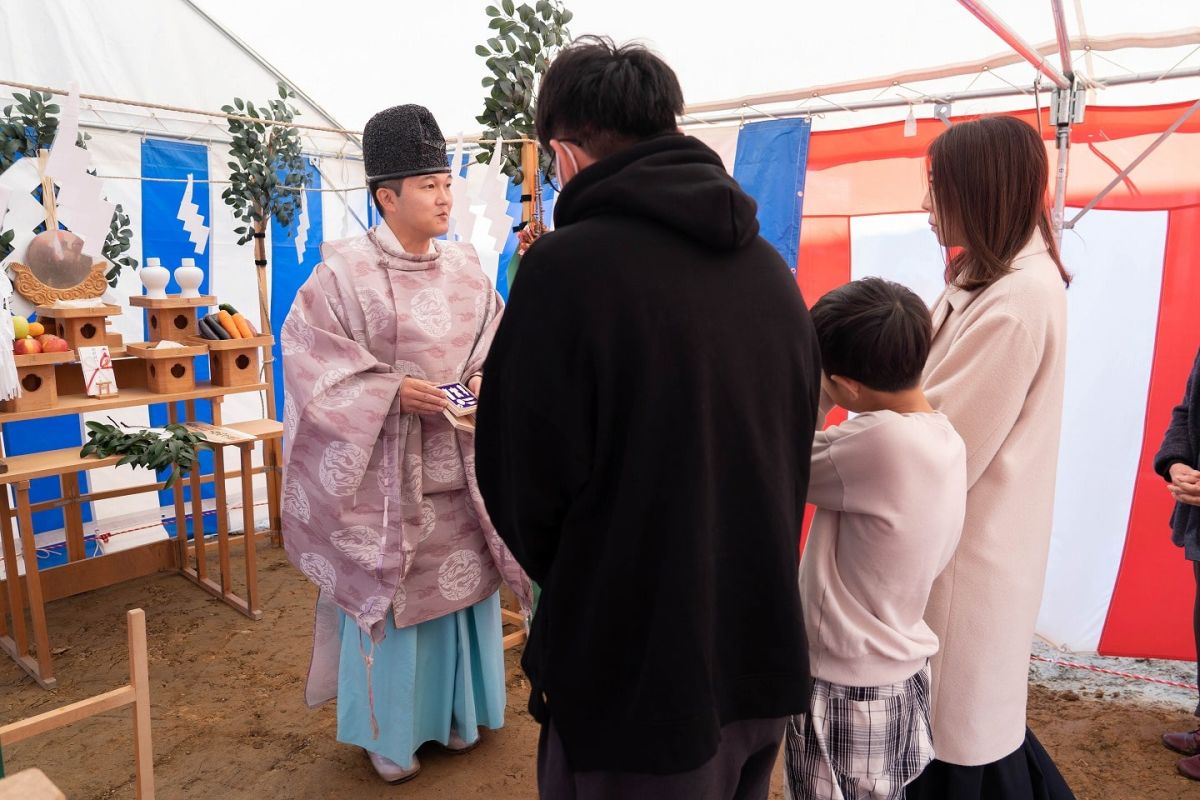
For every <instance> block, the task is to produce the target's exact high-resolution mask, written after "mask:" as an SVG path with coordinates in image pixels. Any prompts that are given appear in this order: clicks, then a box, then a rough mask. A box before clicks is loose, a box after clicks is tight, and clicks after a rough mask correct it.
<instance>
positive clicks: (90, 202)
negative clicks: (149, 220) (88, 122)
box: [22, 83, 116, 259]
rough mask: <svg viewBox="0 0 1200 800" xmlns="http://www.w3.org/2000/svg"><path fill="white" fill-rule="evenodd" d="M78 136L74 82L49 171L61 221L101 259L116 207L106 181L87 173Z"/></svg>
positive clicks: (87, 164)
mask: <svg viewBox="0 0 1200 800" xmlns="http://www.w3.org/2000/svg"><path fill="white" fill-rule="evenodd" d="M78 137H79V87H78V86H77V85H76V84H74V83H72V84H71V85H70V93H69V94H68V95H67V102H66V103H65V104H64V107H63V113H62V116H60V117H59V120H58V132H57V133H56V134H55V136H54V144H53V145H52V146H51V148H50V158H49V160H48V161H47V162H46V173H47V174H48V175H49V176H50V177H51V178H53V179H54V182H55V183H56V184H58V219H59V222H61V223H62V224H64V225H66V226H67V229H68V230H69V231H71V232H72V233H74V234H75V235H76V236H78V237H79V238H80V239H82V240H83V252H84V254H86V255H89V256H91V257H92V258H95V259H100V258H103V255H104V241H105V239H107V238H108V231H109V226H110V225H111V224H112V218H113V213H114V212H115V211H116V206H115V205H114V204H112V203H110V202H108V201H107V200H105V199H104V182H103V181H101V180H100V179H99V178H97V177H96V176H95V175H90V174H88V170H89V169H90V168H91V166H92V159H91V156H90V155H89V154H88V151H87V150H84V149H83V148H81V147H76V146H75V141H76V139H78ZM22 160H24V159H22Z"/></svg>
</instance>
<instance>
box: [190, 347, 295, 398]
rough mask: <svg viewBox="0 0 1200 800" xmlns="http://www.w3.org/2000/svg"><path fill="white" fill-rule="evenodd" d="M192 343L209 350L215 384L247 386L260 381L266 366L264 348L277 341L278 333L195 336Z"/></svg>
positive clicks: (210, 367)
mask: <svg viewBox="0 0 1200 800" xmlns="http://www.w3.org/2000/svg"><path fill="white" fill-rule="evenodd" d="M187 341H188V344H194V345H198V346H203V347H205V348H206V349H207V350H208V359H209V370H208V372H209V374H210V375H211V376H212V382H213V385H215V386H245V385H247V384H250V383H258V382H259V380H260V378H259V371H260V370H261V368H262V355H261V349H262V348H264V347H270V346H271V345H273V344H275V337H274V336H252V337H250V338H249V339H218V340H213V339H205V338H204V337H203V336H191V337H189V338H188V340H187Z"/></svg>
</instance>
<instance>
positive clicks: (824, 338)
mask: <svg viewBox="0 0 1200 800" xmlns="http://www.w3.org/2000/svg"><path fill="white" fill-rule="evenodd" d="M812 320H813V324H814V325H815V326H816V329H817V342H818V344H819V345H820V347H821V362H822V368H823V369H824V370H825V374H826V375H841V376H842V377H844V378H851V379H853V380H856V381H858V382H859V383H862V384H864V385H865V386H867V387H868V388H870V389H874V390H875V391H877V392H898V391H902V390H904V389H911V388H913V387H914V386H916V385H917V384H918V383H919V382H920V380H921V373H922V371H923V370H924V369H925V360H926V359H927V358H928V357H929V344H930V341H931V339H932V338H933V323H932V321H931V320H930V318H929V309H928V308H926V307H925V303H924V302H923V301H922V300H921V298H920V297H917V295H916V294H914V293H913V292H912V291H911V290H909V289H908V288H906V287H904V286H901V285H900V284H898V283H893V282H891V281H885V280H883V279H882V278H863V279H862V280H858V281H853V282H852V283H848V284H846V285H845V286H842V287H840V288H837V289H834V290H833V291H832V292H830V293H829V294H827V295H825V296H824V297H822V298H821V299H820V300H818V301H817V303H816V305H814V306H813V308H812Z"/></svg>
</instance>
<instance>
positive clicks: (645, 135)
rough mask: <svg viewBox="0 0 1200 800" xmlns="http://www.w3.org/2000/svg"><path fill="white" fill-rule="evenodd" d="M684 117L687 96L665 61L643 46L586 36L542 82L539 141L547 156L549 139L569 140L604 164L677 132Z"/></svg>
mask: <svg viewBox="0 0 1200 800" xmlns="http://www.w3.org/2000/svg"><path fill="white" fill-rule="evenodd" d="M682 113H683V90H682V89H680V88H679V79H678V78H677V77H675V72H674V70H672V69H671V68H670V67H669V66H667V63H666V62H665V61H663V60H662V59H661V58H659V57H658V56H656V55H655V54H654V53H652V52H650V51H649V50H647V49H646V48H645V47H643V46H642V45H639V44H626V45H622V46H621V47H617V46H616V45H615V44H613V42H612V40H611V39H609V38H607V37H598V36H583V37H580V38H579V39H576V40H575V43H574V44H572V45H571V46H570V47H568V48H566V49H564V50H563V51H562V52H561V53H559V54H558V57H557V58H555V59H554V63H553V64H551V65H550V69H549V70H548V71H547V72H546V76H545V77H544V78H543V79H542V87H541V90H540V91H539V92H538V101H537V135H538V139H539V140H540V141H541V143H542V147H543V148H544V149H545V150H547V151H548V150H549V149H550V140H551V139H559V140H562V139H566V140H569V141H572V142H576V143H578V144H579V146H580V147H582V148H583V149H584V150H586V151H587V152H588V154H589V155H590V156H592V157H593V158H596V159H601V158H605V157H607V156H610V155H612V154H613V153H615V152H617V151H618V150H622V149H624V148H626V147H628V146H630V145H632V144H635V143H637V142H639V141H642V140H643V139H649V138H651V137H653V136H658V135H659V134H663V133H670V132H673V131H675V130H677V129H678V127H679V125H678V121H677V117H678V115H680V114H682Z"/></svg>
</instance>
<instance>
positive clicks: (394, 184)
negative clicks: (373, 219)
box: [367, 178, 404, 218]
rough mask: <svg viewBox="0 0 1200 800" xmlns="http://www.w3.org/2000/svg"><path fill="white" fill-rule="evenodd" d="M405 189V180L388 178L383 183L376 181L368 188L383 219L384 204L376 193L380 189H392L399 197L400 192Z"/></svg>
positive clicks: (372, 200)
mask: <svg viewBox="0 0 1200 800" xmlns="http://www.w3.org/2000/svg"><path fill="white" fill-rule="evenodd" d="M403 188H404V178H388V179H387V180H383V181H375V182H374V183H372V184H371V185H370V186H369V187H367V191H368V192H370V193H371V202H372V203H374V204H375V210H376V211H378V212H379V216H380V217H381V218H382V217H383V204H382V203H380V202H379V198H378V197H377V196H376V195H375V192H377V191H378V190H380V189H391V190H392V191H393V192H395V193H396V195H397V196H399V195H400V190H401V189H403Z"/></svg>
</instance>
